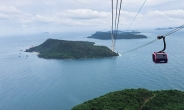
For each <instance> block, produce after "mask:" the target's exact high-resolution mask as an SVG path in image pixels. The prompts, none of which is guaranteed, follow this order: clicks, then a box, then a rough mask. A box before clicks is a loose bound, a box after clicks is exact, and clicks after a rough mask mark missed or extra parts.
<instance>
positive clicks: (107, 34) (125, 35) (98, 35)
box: [87, 30, 147, 40]
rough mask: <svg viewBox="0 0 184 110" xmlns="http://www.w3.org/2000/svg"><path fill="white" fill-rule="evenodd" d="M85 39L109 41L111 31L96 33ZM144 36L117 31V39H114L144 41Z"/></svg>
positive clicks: (133, 32) (134, 32) (137, 33)
mask: <svg viewBox="0 0 184 110" xmlns="http://www.w3.org/2000/svg"><path fill="white" fill-rule="evenodd" d="M87 38H94V39H100V40H111V39H112V37H111V31H107V32H101V31H97V32H96V33H94V34H92V35H91V36H89V37H87ZM146 38H147V37H146V36H145V35H142V34H141V32H136V31H131V32H124V31H119V30H118V31H117V37H115V39H146Z"/></svg>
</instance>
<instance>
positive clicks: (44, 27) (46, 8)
mask: <svg viewBox="0 0 184 110" xmlns="http://www.w3.org/2000/svg"><path fill="white" fill-rule="evenodd" d="M115 1H116V0H114V2H115ZM119 1H120V0H119ZM144 1H145V0H122V10H121V18H120V24H119V29H121V30H125V29H127V28H128V25H129V24H130V23H131V21H132V19H133V18H134V16H135V15H136V13H137V11H138V10H139V8H140V7H141V5H142V4H143V2H144ZM182 24H184V2H183V0H147V2H146V3H145V5H144V7H143V8H142V10H141V12H140V14H139V15H138V16H137V18H136V20H135V22H134V23H133V25H132V26H131V28H130V29H135V30H139V29H154V28H156V27H176V26H180V25H182ZM110 28H111V0H0V35H6V34H26V33H27V34H29V33H42V32H51V33H52V32H65V31H85V30H96V31H97V30H110Z"/></svg>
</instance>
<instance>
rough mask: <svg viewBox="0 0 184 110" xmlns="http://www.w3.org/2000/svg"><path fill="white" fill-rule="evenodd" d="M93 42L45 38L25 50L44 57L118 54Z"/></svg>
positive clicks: (71, 57) (95, 56)
mask: <svg viewBox="0 0 184 110" xmlns="http://www.w3.org/2000/svg"><path fill="white" fill-rule="evenodd" d="M94 44H95V43H94V42H87V41H86V42H85V41H66V40H57V39H47V40H46V41H45V42H44V43H42V44H41V45H39V46H36V47H32V48H30V49H27V50H26V51H25V52H38V53H39V54H38V57H40V58H45V59H83V58H104V57H113V56H118V53H115V52H112V51H111V50H110V49H109V48H108V47H105V46H96V45H94Z"/></svg>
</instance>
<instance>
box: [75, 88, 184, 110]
mask: <svg viewBox="0 0 184 110" xmlns="http://www.w3.org/2000/svg"><path fill="white" fill-rule="evenodd" d="M72 110H184V92H182V91H178V90H161V91H148V90H146V89H125V90H122V91H116V92H110V93H108V94H105V95H103V96H100V97H99V98H95V99H93V100H89V101H86V102H84V103H82V104H79V105H77V106H75V107H73V108H72Z"/></svg>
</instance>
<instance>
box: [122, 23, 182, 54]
mask: <svg viewBox="0 0 184 110" xmlns="http://www.w3.org/2000/svg"><path fill="white" fill-rule="evenodd" d="M182 28H184V24H183V25H181V26H179V27H177V28H175V29H174V30H172V31H170V32H168V33H167V34H165V35H164V37H166V36H169V35H171V34H173V33H175V32H177V31H179V30H181V29H182ZM158 40H159V39H155V40H152V41H150V42H148V43H146V44H143V45H141V46H138V47H136V48H133V49H131V50H128V51H126V52H123V53H129V52H131V51H135V50H138V49H140V48H143V47H145V46H147V45H149V44H152V43H154V42H156V41H158Z"/></svg>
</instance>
